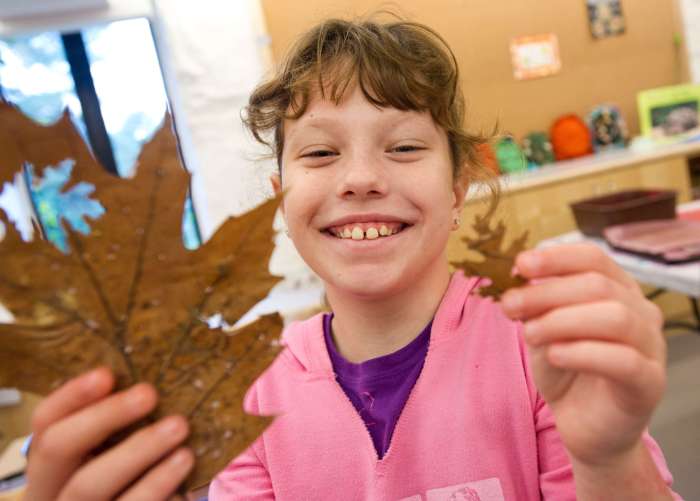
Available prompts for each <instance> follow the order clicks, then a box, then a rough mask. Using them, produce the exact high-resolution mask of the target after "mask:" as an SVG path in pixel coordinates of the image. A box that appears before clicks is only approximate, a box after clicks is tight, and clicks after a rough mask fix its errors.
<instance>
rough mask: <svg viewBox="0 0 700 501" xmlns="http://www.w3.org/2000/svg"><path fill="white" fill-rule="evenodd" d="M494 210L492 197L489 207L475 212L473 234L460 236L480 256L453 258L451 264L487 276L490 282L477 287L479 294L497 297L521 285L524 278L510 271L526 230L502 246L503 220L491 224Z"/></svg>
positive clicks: (521, 246)
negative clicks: (479, 258)
mask: <svg viewBox="0 0 700 501" xmlns="http://www.w3.org/2000/svg"><path fill="white" fill-rule="evenodd" d="M495 211H496V202H495V201H492V203H491V206H490V207H489V210H488V211H486V213H485V214H484V215H483V216H480V215H478V214H477V215H476V216H475V218H474V223H473V225H472V227H473V228H474V231H476V236H475V237H469V236H466V237H462V241H463V242H464V243H466V244H467V248H469V249H470V250H472V251H475V252H477V253H479V254H480V256H481V258H482V259H481V260H477V261H473V260H469V259H465V260H462V261H453V262H452V265H454V266H455V267H456V268H458V269H460V270H464V272H465V274H467V275H474V276H481V277H486V278H488V279H490V281H491V283H490V284H488V285H486V286H483V287H481V288H479V294H480V295H481V296H484V297H491V298H493V299H494V300H496V301H498V300H499V299H500V297H501V294H503V293H504V292H505V291H506V290H508V289H510V288H511V287H518V286H520V285H524V284H525V283H526V282H527V281H526V280H525V279H524V278H523V277H521V276H519V275H517V274H516V275H513V274H512V273H511V271H512V269H513V265H514V263H515V258H516V257H517V255H518V253H520V252H521V251H523V250H524V249H525V244H526V242H527V237H528V232H527V231H526V232H525V233H523V234H522V235H521V236H520V237H518V238H516V239H514V240H513V241H512V242H511V243H510V245H509V246H508V247H505V248H504V245H503V239H504V236H505V233H506V227H505V224H503V221H499V222H498V224H496V227H495V228H493V227H492V224H491V218H492V216H493V214H494V212H495Z"/></svg>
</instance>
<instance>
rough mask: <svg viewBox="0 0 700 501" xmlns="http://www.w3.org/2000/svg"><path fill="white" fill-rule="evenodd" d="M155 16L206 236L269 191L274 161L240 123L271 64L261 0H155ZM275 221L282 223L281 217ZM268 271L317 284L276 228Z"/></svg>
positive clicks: (291, 282)
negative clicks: (182, 125)
mask: <svg viewBox="0 0 700 501" xmlns="http://www.w3.org/2000/svg"><path fill="white" fill-rule="evenodd" d="M155 5H156V9H155V15H156V19H157V20H158V22H159V24H160V25H161V26H160V30H159V35H158V38H159V42H161V43H160V47H161V49H162V50H163V51H165V52H164V53H163V54H162V59H163V61H164V62H166V68H165V71H166V73H169V75H168V77H169V78H168V80H169V81H170V82H173V83H174V84H175V85H174V88H171V89H169V92H170V97H171V100H174V101H175V102H176V103H177V104H178V107H177V108H180V109H181V110H182V111H184V114H183V116H184V118H185V121H186V123H185V124H184V125H185V127H184V129H183V130H181V131H180V132H181V140H183V141H184V142H185V144H186V146H188V148H187V150H188V151H189V152H190V153H191V154H190V158H188V159H187V160H188V165H191V167H192V169H193V171H194V174H195V175H194V187H193V195H194V199H195V205H196V209H197V213H198V215H199V220H200V224H201V226H202V230H203V233H204V236H205V238H206V237H208V236H209V235H211V233H212V232H213V231H214V230H215V229H216V227H217V226H218V225H219V224H221V223H222V222H223V221H224V220H225V218H226V217H228V216H229V215H236V214H240V213H241V212H243V211H245V210H248V209H250V208H252V207H254V206H255V205H257V204H259V203H260V202H262V200H264V199H265V198H266V197H268V196H270V195H271V194H272V189H271V186H270V183H269V176H270V174H271V173H272V172H274V170H275V169H276V165H275V162H274V161H271V160H266V161H264V160H260V157H261V156H263V154H265V153H267V150H266V149H264V148H263V147H262V146H260V145H258V144H257V143H256V142H255V141H254V140H253V139H252V136H251V135H250V134H249V133H248V132H247V131H246V130H245V129H244V127H243V124H242V122H241V118H240V114H241V110H242V108H243V107H244V106H245V104H246V103H247V100H248V97H249V95H250V92H251V91H252V90H253V88H254V87H255V85H256V84H257V83H259V82H260V81H261V80H262V79H263V78H264V77H265V75H266V74H267V73H268V72H269V71H270V70H271V57H270V51H269V38H268V36H267V31H266V28H265V22H264V19H263V13H262V9H261V6H260V2H259V0H236V1H224V0H198V1H197V2H193V1H192V0H157V1H156V2H155ZM277 227H278V228H280V229H281V228H282V224H281V221H278V225H277ZM277 244H278V247H277V250H276V252H275V254H274V255H273V257H272V261H271V264H270V268H271V271H272V272H273V273H275V274H278V275H284V276H287V277H288V278H289V281H288V283H287V286H288V288H291V287H292V286H293V285H295V284H296V285H301V286H302V287H304V286H307V285H310V286H311V287H312V288H317V287H318V283H317V282H316V281H315V277H314V276H313V274H312V273H311V272H310V270H309V269H308V268H307V267H306V265H305V264H304V263H303V261H302V260H301V258H300V257H299V256H298V254H297V253H296V250H295V249H294V246H293V245H292V243H291V241H290V240H289V239H288V238H287V237H286V236H285V235H284V233H280V235H278V237H277Z"/></svg>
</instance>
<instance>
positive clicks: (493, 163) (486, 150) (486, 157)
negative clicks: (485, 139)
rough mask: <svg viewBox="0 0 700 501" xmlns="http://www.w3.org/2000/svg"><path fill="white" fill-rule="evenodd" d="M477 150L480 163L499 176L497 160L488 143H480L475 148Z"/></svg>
mask: <svg viewBox="0 0 700 501" xmlns="http://www.w3.org/2000/svg"><path fill="white" fill-rule="evenodd" d="M477 150H478V151H479V155H481V161H482V162H483V163H484V165H485V166H486V167H487V168H488V169H489V170H492V171H493V172H495V173H496V174H500V170H499V169H498V160H496V154H495V153H494V152H493V148H492V147H491V145H490V144H489V143H482V144H480V145H479V146H477Z"/></svg>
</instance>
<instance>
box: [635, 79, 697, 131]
mask: <svg viewBox="0 0 700 501" xmlns="http://www.w3.org/2000/svg"><path fill="white" fill-rule="evenodd" d="M637 108H638V113H639V129H640V133H641V135H643V136H649V137H652V138H656V139H661V138H669V137H678V136H689V135H696V134H700V84H682V85H672V86H667V87H658V88H655V89H648V90H645V91H642V92H640V93H639V94H637Z"/></svg>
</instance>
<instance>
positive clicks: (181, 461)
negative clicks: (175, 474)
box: [171, 449, 192, 467]
mask: <svg viewBox="0 0 700 501" xmlns="http://www.w3.org/2000/svg"><path fill="white" fill-rule="evenodd" d="M171 461H172V462H173V464H174V465H177V466H183V467H184V466H185V465H189V464H190V463H191V462H192V453H191V452H190V451H189V450H188V449H180V450H178V451H177V452H176V453H175V454H174V455H173V457H172V460H171Z"/></svg>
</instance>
